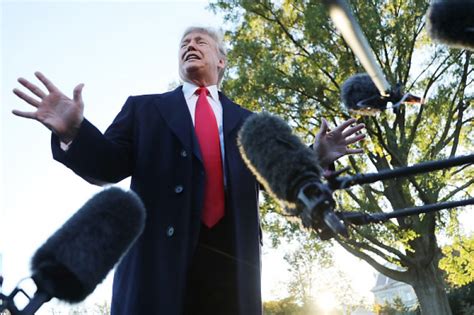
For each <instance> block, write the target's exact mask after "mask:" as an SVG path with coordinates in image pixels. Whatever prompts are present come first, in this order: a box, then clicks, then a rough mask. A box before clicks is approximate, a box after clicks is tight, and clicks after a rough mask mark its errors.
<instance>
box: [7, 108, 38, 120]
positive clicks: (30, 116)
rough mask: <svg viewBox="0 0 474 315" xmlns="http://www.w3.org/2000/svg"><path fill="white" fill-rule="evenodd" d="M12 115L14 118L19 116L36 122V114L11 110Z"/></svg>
mask: <svg viewBox="0 0 474 315" xmlns="http://www.w3.org/2000/svg"><path fill="white" fill-rule="evenodd" d="M12 113H13V114H14V115H16V116H20V117H23V118H28V119H35V120H38V119H37V117H36V112H23V111H21V110H16V109H14V110H12Z"/></svg>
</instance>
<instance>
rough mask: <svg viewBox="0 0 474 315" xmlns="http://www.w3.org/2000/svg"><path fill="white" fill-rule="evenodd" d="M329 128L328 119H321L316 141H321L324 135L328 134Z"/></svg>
mask: <svg viewBox="0 0 474 315" xmlns="http://www.w3.org/2000/svg"><path fill="white" fill-rule="evenodd" d="M327 130H328V122H327V121H326V119H324V118H323V119H322V120H321V127H320V128H319V131H318V133H317V134H316V137H314V142H315V143H316V142H319V141H320V140H321V137H322V135H324V134H326V132H327Z"/></svg>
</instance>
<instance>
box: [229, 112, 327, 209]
mask: <svg viewBox="0 0 474 315" xmlns="http://www.w3.org/2000/svg"><path fill="white" fill-rule="evenodd" d="M238 144H239V150H240V152H241V155H242V157H243V159H244V161H245V163H246V164H247V166H248V167H249V169H250V170H251V171H252V172H253V173H254V174H255V175H256V177H257V179H258V181H259V182H260V183H261V184H262V185H263V186H264V187H265V189H266V191H267V192H269V193H270V194H272V195H273V196H274V197H276V198H277V199H278V200H279V201H280V202H282V203H284V204H286V205H287V206H290V207H293V206H294V203H295V202H296V198H297V193H298V189H299V188H300V187H301V185H302V184H304V183H306V182H308V181H316V182H320V174H321V169H320V167H319V163H318V159H317V157H316V154H315V153H314V152H313V151H312V150H311V149H310V148H308V147H307V146H306V145H304V144H303V143H302V142H301V140H300V139H299V138H298V137H297V136H296V135H294V134H293V133H292V131H291V128H290V126H288V124H287V123H286V122H285V121H284V120H283V119H281V118H279V117H277V116H274V115H271V114H268V113H259V114H254V115H252V116H251V117H249V118H248V119H247V120H246V122H245V123H244V125H243V126H242V128H241V130H240V132H239V137H238Z"/></svg>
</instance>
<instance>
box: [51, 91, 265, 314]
mask: <svg viewBox="0 0 474 315" xmlns="http://www.w3.org/2000/svg"><path fill="white" fill-rule="evenodd" d="M219 97H220V101H221V103H222V107H223V128H224V143H225V167H226V182H227V204H228V208H229V209H228V211H229V212H230V213H228V214H226V215H230V216H231V220H232V224H233V225H234V230H235V232H234V241H235V260H236V261H238V268H237V274H238V277H237V282H238V283H237V285H238V293H239V314H245V315H253V314H261V293H260V237H261V235H260V223H259V216H258V183H257V182H256V179H255V177H254V176H253V175H252V174H251V172H250V171H249V170H248V168H247V167H246V165H245V164H244V162H243V161H242V159H241V157H240V154H239V151H238V147H237V143H236V139H237V133H238V131H239V128H240V127H241V125H242V123H243V122H244V120H245V119H246V118H247V117H248V116H249V115H251V112H249V111H248V110H246V109H243V108H241V107H240V106H238V105H236V104H235V103H233V102H231V101H230V100H229V99H228V98H227V97H225V96H224V95H223V94H219ZM52 150H53V156H54V158H55V159H56V160H58V161H60V162H61V163H63V164H64V165H66V166H67V167H69V168H70V169H72V170H73V171H74V172H75V173H77V174H78V175H80V176H81V177H83V178H84V179H86V180H88V181H90V182H94V183H98V182H108V183H116V182H118V181H120V180H122V179H124V178H126V177H128V176H131V189H132V190H133V191H135V192H136V193H137V194H138V195H139V196H140V197H141V198H142V200H143V202H144V204H145V207H146V209H147V219H146V226H145V229H144V232H143V233H142V235H141V236H140V237H139V238H138V240H137V241H136V243H135V244H134V245H133V246H132V247H131V249H130V250H129V251H128V252H127V253H126V255H125V256H124V257H123V258H122V259H121V261H120V263H119V264H118V266H117V268H116V271H115V276H114V284H113V298H112V314H113V315H118V314H124V315H125V314H126V315H132V314H133V315H135V314H163V315H181V313H182V306H183V299H184V294H185V284H186V276H187V270H188V267H189V265H190V262H191V258H192V255H193V252H194V249H195V247H196V243H197V241H198V235H199V230H200V227H201V224H200V222H201V220H200V211H201V205H202V202H203V187H204V176H205V174H204V169H203V165H202V160H201V154H200V152H199V146H198V142H197V139H196V137H195V134H194V128H193V124H192V120H191V116H190V113H189V110H188V107H187V104H186V101H185V99H184V96H183V92H182V88H181V87H178V88H177V89H175V90H174V91H171V92H168V93H164V94H154V95H142V96H131V97H129V98H128V100H127V101H126V103H125V105H124V106H123V108H122V110H121V111H120V113H119V114H118V115H117V117H116V118H115V120H114V121H113V123H112V124H111V126H110V127H109V128H108V129H107V130H106V132H105V133H104V134H102V133H101V132H100V131H99V130H98V129H97V128H95V127H94V126H93V125H92V124H91V123H90V122H89V121H88V120H86V119H85V120H84V121H83V123H82V125H81V127H80V129H79V132H78V134H77V137H76V138H75V139H74V141H73V143H72V144H71V146H70V147H69V149H68V150H67V151H63V150H61V149H60V147H59V141H58V139H57V137H55V136H54V135H53V137H52Z"/></svg>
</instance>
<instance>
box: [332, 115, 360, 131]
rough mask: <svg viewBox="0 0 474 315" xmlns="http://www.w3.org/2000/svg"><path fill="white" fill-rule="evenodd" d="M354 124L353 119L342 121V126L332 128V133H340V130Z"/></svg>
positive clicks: (354, 120)
mask: <svg viewBox="0 0 474 315" xmlns="http://www.w3.org/2000/svg"><path fill="white" fill-rule="evenodd" d="M355 122H356V119H355V118H351V119H348V120H346V121H344V122H343V123H342V124H340V125H339V126H337V127H336V128H334V129H333V130H332V131H340V132H342V130H344V129H346V128H347V127H349V126H350V125H352V124H353V123H355Z"/></svg>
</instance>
